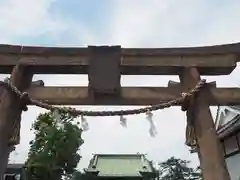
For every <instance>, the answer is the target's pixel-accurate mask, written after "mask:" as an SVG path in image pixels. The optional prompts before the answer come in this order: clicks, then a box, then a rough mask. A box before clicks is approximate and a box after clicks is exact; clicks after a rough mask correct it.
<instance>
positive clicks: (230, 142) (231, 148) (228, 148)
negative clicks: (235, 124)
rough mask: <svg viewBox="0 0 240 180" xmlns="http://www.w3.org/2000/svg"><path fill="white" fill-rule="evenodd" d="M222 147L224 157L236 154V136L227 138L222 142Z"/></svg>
mask: <svg viewBox="0 0 240 180" xmlns="http://www.w3.org/2000/svg"><path fill="white" fill-rule="evenodd" d="M224 147H225V153H226V155H229V154H231V153H233V152H236V151H238V150H239V148H238V142H237V138H236V136H232V137H229V138H227V139H225V140H224Z"/></svg>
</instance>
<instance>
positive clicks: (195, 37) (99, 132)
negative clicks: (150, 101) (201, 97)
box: [0, 0, 240, 167]
mask: <svg viewBox="0 0 240 180" xmlns="http://www.w3.org/2000/svg"><path fill="white" fill-rule="evenodd" d="M239 6H240V1H237V0H231V1H224V0H212V1H211V2H209V1H207V0H198V1H197V0H182V1H179V0H111V1H110V0H101V1H99V0H67V1H66V0H21V1H19V0H0V16H1V17H3V18H1V20H0V32H1V34H0V43H2V44H22V45H43V46H87V45H102V44H110V45H116V44H117V45H119V44H120V45H121V46H122V47H172V46H200V45H214V44H222V43H232V42H239V41H240V33H239V32H240V21H239V19H240V11H239ZM238 76H239V68H237V69H236V70H235V71H234V72H233V73H232V74H231V75H230V76H222V77H214V78H213V77H207V79H208V80H209V81H212V80H217V83H218V85H219V86H227V85H228V86H230V85H231V86H238V85H239V84H240V81H239V78H237V77H238ZM0 77H1V78H2V79H3V78H4V76H3V75H2V76H0ZM34 79H43V80H44V82H45V83H46V85H55V86H56V85H59V86H60V85H64V86H66V85H76V86H77V85H87V76H76V75H75V76H53V75H51V76H47V75H43V76H35V77H34ZM139 79H141V81H139ZM170 79H171V80H178V78H177V77H175V76H164V77H149V76H144V77H140V78H139V77H136V76H132V77H123V78H122V84H123V85H125V86H126V85H136V86H147V85H149V86H164V85H166V84H167V82H168V80H170ZM78 108H80V107H78ZM81 108H84V109H89V108H90V109H103V108H104V109H109V108H110V109H116V107H98V108H96V107H81ZM129 108H130V107H129ZM118 109H119V108H118ZM42 111H43V110H42V109H40V108H35V107H31V108H30V110H29V111H28V112H26V113H24V114H23V120H22V129H21V134H22V138H21V144H20V145H19V146H18V147H17V153H13V154H12V156H11V161H15V162H23V161H24V159H25V158H26V156H27V152H28V142H29V141H30V140H31V139H32V138H33V134H32V132H30V127H31V123H32V121H33V120H34V119H35V118H36V116H37V115H38V113H39V112H42ZM212 112H213V115H214V116H215V112H216V109H215V108H213V109H212ZM128 119H129V120H128V128H126V129H124V128H122V127H121V126H120V123H119V119H118V118H88V121H89V124H90V130H89V131H88V132H86V133H84V139H85V143H84V145H83V146H82V149H81V153H82V155H83V159H82V161H81V163H80V165H79V166H80V167H85V166H86V165H87V164H88V161H89V159H90V158H91V156H92V153H136V152H141V153H147V154H148V156H149V158H151V159H154V160H156V161H162V160H165V159H166V158H168V157H170V156H173V155H174V156H177V157H180V158H183V159H188V160H192V162H193V164H194V165H197V164H198V160H197V157H196V155H192V154H190V153H189V152H188V149H187V147H186V146H185V145H184V134H185V133H184V132H185V115H184V113H182V112H181V111H180V109H179V108H170V109H166V110H163V111H160V112H156V113H155V115H154V118H153V119H154V121H155V123H156V126H157V129H158V135H157V136H156V137H155V138H151V137H149V134H148V126H149V125H148V122H147V121H146V119H145V117H144V115H139V116H131V117H129V118H128ZM99 138H100V139H101V140H99Z"/></svg>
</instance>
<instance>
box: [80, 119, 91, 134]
mask: <svg viewBox="0 0 240 180" xmlns="http://www.w3.org/2000/svg"><path fill="white" fill-rule="evenodd" d="M81 128H82V130H83V131H88V130H89V125H88V122H87V119H86V118H84V117H83V116H81Z"/></svg>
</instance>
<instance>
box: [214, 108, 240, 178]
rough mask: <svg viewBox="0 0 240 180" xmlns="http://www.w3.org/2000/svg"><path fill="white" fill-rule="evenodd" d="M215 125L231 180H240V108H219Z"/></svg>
mask: <svg viewBox="0 0 240 180" xmlns="http://www.w3.org/2000/svg"><path fill="white" fill-rule="evenodd" d="M215 123H216V129H217V133H218V135H219V138H220V141H221V144H222V147H223V150H224V153H225V160H226V164H227V167H228V171H229V173H230V176H231V180H240V106H224V107H223V106H222V107H219V108H218V113H217V118H216V122H215Z"/></svg>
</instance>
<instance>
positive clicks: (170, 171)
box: [159, 157, 202, 180]
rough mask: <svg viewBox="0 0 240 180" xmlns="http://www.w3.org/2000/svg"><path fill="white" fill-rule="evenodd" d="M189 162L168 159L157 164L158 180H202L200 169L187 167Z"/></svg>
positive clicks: (172, 158)
mask: <svg viewBox="0 0 240 180" xmlns="http://www.w3.org/2000/svg"><path fill="white" fill-rule="evenodd" d="M189 163H190V162H189V161H186V160H181V159H176V158H174V157H171V158H169V159H168V160H167V161H165V162H162V163H160V164H159V175H160V180H174V179H178V180H202V173H201V169H200V168H199V167H198V168H196V169H194V168H191V167H189V166H188V165H189Z"/></svg>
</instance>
